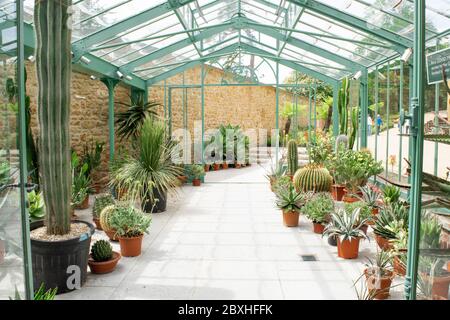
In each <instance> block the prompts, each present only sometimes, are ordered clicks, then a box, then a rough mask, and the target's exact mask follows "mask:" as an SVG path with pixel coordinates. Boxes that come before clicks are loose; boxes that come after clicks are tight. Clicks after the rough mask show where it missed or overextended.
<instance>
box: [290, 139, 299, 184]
mask: <svg viewBox="0 0 450 320" xmlns="http://www.w3.org/2000/svg"><path fill="white" fill-rule="evenodd" d="M297 169H298V149H297V142H295V140H289V142H288V174H289V175H292V176H293V175H294V174H295V171H297Z"/></svg>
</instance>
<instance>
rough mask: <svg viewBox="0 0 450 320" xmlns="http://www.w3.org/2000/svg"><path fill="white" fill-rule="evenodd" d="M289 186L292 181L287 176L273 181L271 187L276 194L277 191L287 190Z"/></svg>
mask: <svg viewBox="0 0 450 320" xmlns="http://www.w3.org/2000/svg"><path fill="white" fill-rule="evenodd" d="M291 185H292V180H291V178H290V177H289V176H281V177H279V178H278V179H277V180H276V181H275V183H274V185H273V191H274V192H276V191H277V190H278V189H282V188H287V187H290V186H291Z"/></svg>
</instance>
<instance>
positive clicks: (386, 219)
mask: <svg viewBox="0 0 450 320" xmlns="http://www.w3.org/2000/svg"><path fill="white" fill-rule="evenodd" d="M408 218H409V212H408V209H406V207H404V206H403V205H401V204H398V203H393V204H390V205H387V206H385V207H383V208H382V210H381V212H380V214H379V215H378V217H377V219H376V221H375V225H374V226H373V232H374V233H375V234H376V235H378V236H380V237H383V238H385V239H395V238H396V237H397V235H398V233H399V232H400V231H401V230H407V228H408Z"/></svg>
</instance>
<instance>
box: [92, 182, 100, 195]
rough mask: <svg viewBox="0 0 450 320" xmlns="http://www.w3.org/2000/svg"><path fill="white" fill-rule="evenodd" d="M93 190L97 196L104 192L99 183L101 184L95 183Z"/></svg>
mask: <svg viewBox="0 0 450 320" xmlns="http://www.w3.org/2000/svg"><path fill="white" fill-rule="evenodd" d="M92 189H93V190H94V193H95V194H98V193H100V192H102V185H101V183H99V182H97V183H94V184H93V185H92Z"/></svg>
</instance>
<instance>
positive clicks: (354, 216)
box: [323, 208, 368, 259]
mask: <svg viewBox="0 0 450 320" xmlns="http://www.w3.org/2000/svg"><path fill="white" fill-rule="evenodd" d="M359 213H360V209H359V208H357V209H355V210H354V211H353V212H351V213H348V212H346V211H345V210H342V209H340V210H339V211H337V212H334V213H332V214H331V221H330V223H329V224H328V225H327V226H326V227H325V230H324V232H323V235H328V236H336V237H337V249H338V256H339V257H341V258H344V259H356V258H357V257H358V253H359V242H360V240H361V239H368V237H367V235H366V234H365V233H364V232H363V231H362V230H361V227H362V225H363V224H365V223H366V220H365V219H360V217H359Z"/></svg>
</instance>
